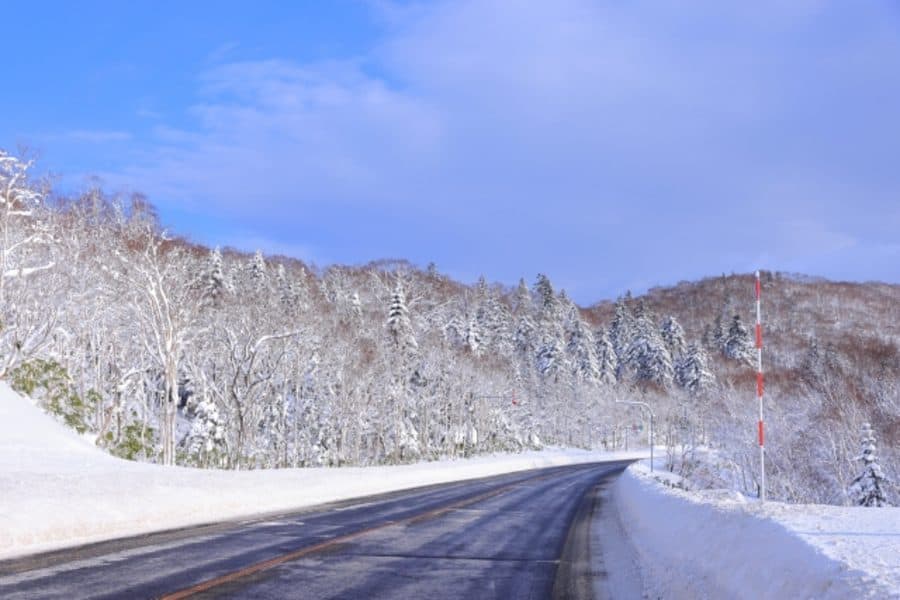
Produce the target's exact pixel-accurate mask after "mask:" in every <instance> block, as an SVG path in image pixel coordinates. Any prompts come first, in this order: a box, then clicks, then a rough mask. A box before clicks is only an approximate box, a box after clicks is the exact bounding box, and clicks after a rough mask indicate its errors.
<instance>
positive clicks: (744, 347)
mask: <svg viewBox="0 0 900 600" xmlns="http://www.w3.org/2000/svg"><path fill="white" fill-rule="evenodd" d="M722 353H723V354H724V355H725V356H726V357H727V358H730V359H732V360H737V361H740V362H747V363H749V362H751V361H752V360H753V344H752V342H751V341H750V333H749V332H748V331H747V328H746V327H744V324H743V323H741V316H740V315H734V318H733V319H732V320H731V326H730V327H729V328H728V333H727V334H726V335H725V342H724V344H723V345H722Z"/></svg>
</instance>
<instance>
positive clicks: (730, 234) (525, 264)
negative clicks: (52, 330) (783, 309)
mask: <svg viewBox="0 0 900 600" xmlns="http://www.w3.org/2000/svg"><path fill="white" fill-rule="evenodd" d="M376 6H378V7H380V8H379V9H378V10H379V13H378V14H379V16H380V17H381V18H382V19H383V22H384V23H385V24H386V31H385V37H384V40H383V42H382V43H381V44H380V45H379V46H377V47H375V48H372V50H371V52H370V53H369V54H368V55H366V56H363V57H355V58H347V59H342V60H334V61H330V62H318V63H297V62H293V61H290V60H284V59H281V60H275V59H273V60H263V61H237V62H230V63H227V64H222V65H219V66H216V67H213V68H210V69H209V70H208V71H207V72H206V73H205V74H204V76H203V78H202V80H201V81H200V82H198V100H197V102H196V104H195V106H193V108H192V109H191V111H190V116H191V117H192V119H193V126H191V127H189V128H173V127H166V126H160V127H159V128H157V129H156V135H155V137H154V139H153V140H152V143H151V145H150V147H149V148H148V150H147V151H146V153H145V154H144V158H143V159H142V160H140V161H136V162H135V163H134V164H132V165H131V166H130V167H128V168H126V169H123V170H122V171H120V172H118V173H115V174H108V175H107V176H106V178H107V179H108V180H110V181H112V182H113V183H128V184H130V185H132V186H134V187H140V188H142V189H145V190H146V191H147V192H148V193H150V195H151V198H155V199H156V200H157V201H158V202H160V204H162V205H163V207H165V204H166V203H167V202H173V203H174V202H177V203H178V204H179V206H180V207H181V208H187V209H189V210H192V211H194V212H197V213H203V212H204V211H215V212H216V214H217V215H220V216H221V215H225V216H229V217H231V218H235V219H241V220H248V221H250V222H251V224H252V226H253V227H254V228H255V229H259V230H263V229H264V228H265V227H266V225H267V224H271V223H273V222H278V223H281V224H283V223H284V221H285V220H291V219H293V220H296V221H297V222H306V223H308V222H309V221H310V220H311V219H312V220H315V219H317V218H329V219H335V218H338V219H346V220H347V222H348V223H352V224H353V225H351V226H355V227H359V228H363V227H365V226H366V225H367V224H368V223H366V222H365V221H364V220H366V219H368V220H371V219H372V218H373V214H375V215H379V219H376V220H373V221H372V222H371V225H372V226H373V227H381V228H383V229H385V232H384V233H385V237H390V238H391V244H390V245H387V244H386V245H384V246H381V247H370V246H367V247H365V248H363V247H360V249H359V250H358V252H359V254H360V256H359V260H365V259H369V258H376V257H377V256H380V255H384V254H386V253H388V252H390V253H396V252H397V251H404V249H407V250H406V252H407V255H408V256H409V257H410V258H411V259H413V260H417V259H418V258H419V257H417V256H414V255H412V253H414V252H420V253H422V254H428V252H430V251H431V250H423V249H421V248H418V249H417V247H416V246H415V245H414V244H413V242H414V241H415V243H419V242H420V239H419V237H409V239H408V242H407V244H406V246H404V245H403V243H402V242H403V241H404V239H407V237H408V236H410V233H409V232H408V231H404V230H401V229H399V228H393V227H392V220H391V219H390V218H389V217H387V216H386V214H385V213H393V214H397V215H405V217H406V221H404V222H405V223H407V224H408V223H409V222H412V223H413V227H416V228H417V229H419V231H417V232H416V234H417V235H419V236H421V235H422V232H423V231H427V232H431V235H430V236H429V235H425V236H424V237H426V238H428V239H429V240H430V241H431V242H432V243H433V244H434V246H435V247H436V248H439V247H443V248H444V252H445V255H444V256H440V255H439V256H434V255H433V254H431V255H428V256H427V258H428V259H430V258H435V259H436V260H438V262H439V264H445V265H446V267H447V268H448V269H451V270H456V271H459V272H471V271H474V270H478V271H480V270H482V269H484V270H486V271H487V272H488V274H489V275H490V276H493V277H497V278H505V279H506V280H507V281H512V280H514V279H515V278H516V277H518V275H520V274H523V273H524V274H528V273H532V272H534V271H536V270H538V269H541V270H547V271H550V272H551V273H559V277H560V278H561V279H567V280H569V281H572V282H575V283H573V286H572V287H575V286H577V287H578V288H579V289H584V290H585V291H584V294H585V295H589V294H590V289H592V285H593V284H592V283H591V282H590V281H589V280H587V281H586V278H589V277H591V275H590V272H591V270H595V269H597V268H598V266H599V267H602V268H605V269H611V270H618V271H617V272H616V273H615V274H613V273H609V274H605V279H604V280H605V281H610V282H615V281H619V282H623V281H629V280H642V281H643V280H650V281H652V280H653V279H654V278H659V279H662V280H665V279H669V280H673V279H674V280H677V279H680V278H683V277H690V276H696V275H702V274H708V273H710V272H720V271H723V270H724V271H730V270H732V268H735V266H737V267H738V268H740V267H741V266H742V265H744V264H746V263H747V262H749V261H750V260H751V259H752V257H754V256H756V254H757V253H758V252H759V249H758V246H760V245H766V246H768V247H769V248H771V252H772V260H773V262H774V263H782V264H787V263H791V264H793V263H794V261H795V259H796V256H797V255H798V253H799V252H800V248H799V247H798V246H797V245H796V244H794V242H792V241H791V240H792V237H791V235H793V234H790V232H791V230H794V231H796V232H799V234H797V236H796V237H797V239H800V237H801V236H802V237H803V239H805V240H806V242H805V246H804V248H803V250H804V252H808V253H809V257H811V258H809V259H808V260H809V264H812V258H814V257H815V256H817V255H818V254H821V253H825V252H832V251H834V252H841V251H844V250H847V249H848V248H849V246H848V245H846V244H850V243H851V242H850V241H851V240H854V239H858V238H860V236H861V235H864V233H861V232H864V231H865V230H866V227H867V226H870V225H867V222H866V219H865V218H862V217H860V218H857V219H856V222H845V221H846V219H845V218H844V217H845V214H846V208H842V207H846V205H847V202H848V200H850V199H852V201H853V202H854V203H855V206H856V207H857V208H859V209H865V210H860V212H861V213H869V215H870V216H869V219H870V220H874V221H877V220H878V214H879V213H881V212H884V211H885V210H886V209H885V205H886V202H889V201H887V200H886V196H887V194H886V193H885V190H891V189H893V191H896V190H897V186H898V185H900V180H898V175H897V174H896V169H893V170H891V169H890V168H889V167H888V166H886V165H887V162H886V161H887V157H889V156H896V150H898V142H897V139H898V138H897V136H893V137H892V136H891V135H890V134H891V132H900V119H898V117H897V116H896V114H895V113H894V112H893V110H892V109H890V108H889V107H890V106H891V104H890V103H889V102H888V103H887V104H884V105H879V104H873V101H874V100H873V99H874V98H878V99H880V101H887V100H890V99H893V100H897V101H900V86H898V85H897V84H893V83H890V80H886V79H884V77H885V76H886V74H888V73H893V72H897V71H898V70H900V59H898V57H900V41H898V37H897V35H896V33H894V34H891V33H890V32H889V30H888V29H886V28H885V26H884V24H883V22H882V19H881V15H879V14H877V13H878V9H877V8H872V7H869V8H867V9H860V8H859V7H853V8H852V10H851V9H847V10H848V11H850V12H849V13H847V14H845V15H840V14H838V15H836V14H834V13H835V12H840V10H839V9H838V8H835V7H833V6H832V5H829V4H824V3H821V2H816V1H808V2H796V3H782V2H774V1H768V0H766V1H764V2H761V3H752V4H743V5H742V4H727V5H726V4H722V3H718V2H711V1H710V2H701V3H699V4H694V5H690V6H687V7H686V6H685V5H684V4H683V3H680V2H638V3H637V4H631V5H621V4H618V3H596V2H587V1H576V0H560V1H559V2H525V1H500V0H497V1H478V2H474V1H467V0H460V1H454V2H435V3H428V4H414V5H406V4H402V5H401V4H393V3H382V4H380V5H376ZM850 17H852V18H853V22H852V23H848V22H847V21H848V19H849V18H850ZM227 50H228V52H227V53H226V54H222V55H221V56H232V55H234V54H237V52H238V50H239V48H234V47H230V48H228V49H227ZM873 63H874V64H877V65H879V67H880V71H879V69H878V68H876V67H873V66H872V64H873ZM860 65H866V67H865V68H858V67H860ZM845 103H850V104H845ZM851 107H852V108H851ZM854 110H863V111H866V110H867V111H868V112H863V113H854V112H853V111H854ZM876 123H877V126H876ZM848 124H852V125H848ZM873 126H876V127H877V128H874V129H873ZM869 146H872V147H876V148H877V149H878V152H875V151H872V152H867V148H868V147H869ZM823 199H824V200H823ZM819 202H824V204H825V209H823V210H821V211H818V212H817V210H816V206H817V203H819ZM760 214H761V215H765V217H764V218H767V219H769V220H770V222H776V221H778V222H782V223H788V224H791V223H792V224H793V225H787V226H785V227H782V228H781V229H779V228H777V227H772V228H769V229H768V230H766V231H762V232H759V231H755V230H752V229H750V227H752V226H753V223H754V221H755V220H756V219H757V218H758V215H760ZM851 221H853V220H852V219H851ZM695 228H703V229H702V231H701V235H699V236H698V235H694V231H695ZM760 236H762V237H763V238H764V239H762V240H760V239H758V238H759V237H760ZM368 239H369V242H368V243H371V239H372V238H368ZM454 244H462V245H464V246H465V252H462V251H460V252H457V253H456V254H455V255H456V256H458V255H460V254H466V255H467V256H469V257H470V258H469V259H466V260H472V261H482V262H481V263H480V266H472V265H470V264H452V262H451V261H452V260H463V259H454V258H453V256H454V253H453V252H452V250H448V248H452V246H453V245H454ZM792 244H794V245H792ZM842 244H844V245H842ZM386 248H389V250H385V249H386ZM301 250H302V249H301ZM323 251H324V252H326V253H329V254H334V255H337V254H341V255H342V256H345V255H346V252H341V253H338V252H329V251H328V250H327V249H323ZM817 253H818V254H817ZM803 255H804V256H806V254H803ZM611 257H616V259H617V260H615V261H613V260H611ZM629 257H630V258H629ZM654 257H656V258H654ZM804 260H807V259H804ZM801 262H802V261H801ZM620 263H621V264H620ZM638 263H642V264H638ZM492 265H493V266H492ZM654 265H656V266H654ZM729 265H731V267H732V268H729ZM775 266H776V267H777V265H775ZM801 266H802V265H801ZM660 269H664V270H663V271H662V272H663V273H666V275H665V276H661V275H659V273H660V272H661V271H660ZM635 270H638V271H640V274H638V275H633V274H632V273H630V272H627V271H635ZM492 273H493V274H492ZM669 273H672V274H671V275H668V274H669ZM894 274H895V275H897V273H896V271H895V272H894ZM598 279H599V277H598ZM609 285H615V283H610V284H609ZM582 297H584V296H582Z"/></svg>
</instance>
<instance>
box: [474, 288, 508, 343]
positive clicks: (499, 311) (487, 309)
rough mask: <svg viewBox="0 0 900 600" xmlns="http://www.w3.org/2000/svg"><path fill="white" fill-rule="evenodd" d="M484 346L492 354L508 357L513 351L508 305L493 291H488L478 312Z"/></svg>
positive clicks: (477, 316)
mask: <svg viewBox="0 0 900 600" xmlns="http://www.w3.org/2000/svg"><path fill="white" fill-rule="evenodd" d="M476 318H477V320H478V326H479V330H480V332H481V337H482V345H483V346H484V347H485V349H486V350H487V351H489V352H492V353H499V354H502V355H508V353H509V352H510V350H511V349H512V342H511V339H510V337H511V336H510V326H511V321H512V317H511V315H510V314H509V309H508V308H507V307H506V305H505V304H504V303H503V302H501V301H500V300H499V299H498V298H497V294H495V293H494V292H493V291H491V290H486V293H485V296H484V297H483V299H481V301H480V304H479V306H478V310H477V312H476Z"/></svg>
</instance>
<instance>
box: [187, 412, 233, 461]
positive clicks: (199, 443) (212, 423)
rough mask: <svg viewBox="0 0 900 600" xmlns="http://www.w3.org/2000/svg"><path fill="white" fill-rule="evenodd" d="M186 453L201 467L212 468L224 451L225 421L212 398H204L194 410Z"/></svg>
mask: <svg viewBox="0 0 900 600" xmlns="http://www.w3.org/2000/svg"><path fill="white" fill-rule="evenodd" d="M187 441H188V452H189V453H190V454H191V455H193V456H194V457H195V459H196V461H197V464H198V465H199V466H201V467H208V466H214V465H215V460H216V458H217V457H218V456H219V454H220V453H222V452H223V450H224V444H225V420H224V419H222V417H221V415H220V414H219V407H218V406H216V403H215V402H214V401H213V400H212V398H209V397H208V396H207V397H204V398H203V399H202V400H201V401H200V403H199V404H197V406H196V407H195V408H194V420H193V421H192V423H191V431H190V433H189V434H188V439H187Z"/></svg>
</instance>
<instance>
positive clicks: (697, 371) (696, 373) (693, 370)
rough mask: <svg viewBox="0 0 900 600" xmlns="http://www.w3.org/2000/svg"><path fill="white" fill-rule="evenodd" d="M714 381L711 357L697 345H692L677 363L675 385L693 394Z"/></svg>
mask: <svg viewBox="0 0 900 600" xmlns="http://www.w3.org/2000/svg"><path fill="white" fill-rule="evenodd" d="M713 381H714V377H713V374H712V372H711V371H710V370H709V357H708V356H707V354H706V352H704V351H703V348H701V347H700V346H699V345H697V344H691V345H690V346H688V348H687V350H686V351H685V352H684V354H682V355H681V357H680V358H679V359H678V360H677V361H676V362H675V383H677V384H678V385H679V386H680V387H682V388H684V389H686V390H688V391H690V392H691V393H697V392H700V391H702V390H704V389H706V388H707V387H709V386H710V385H711V384H712V382H713Z"/></svg>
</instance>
